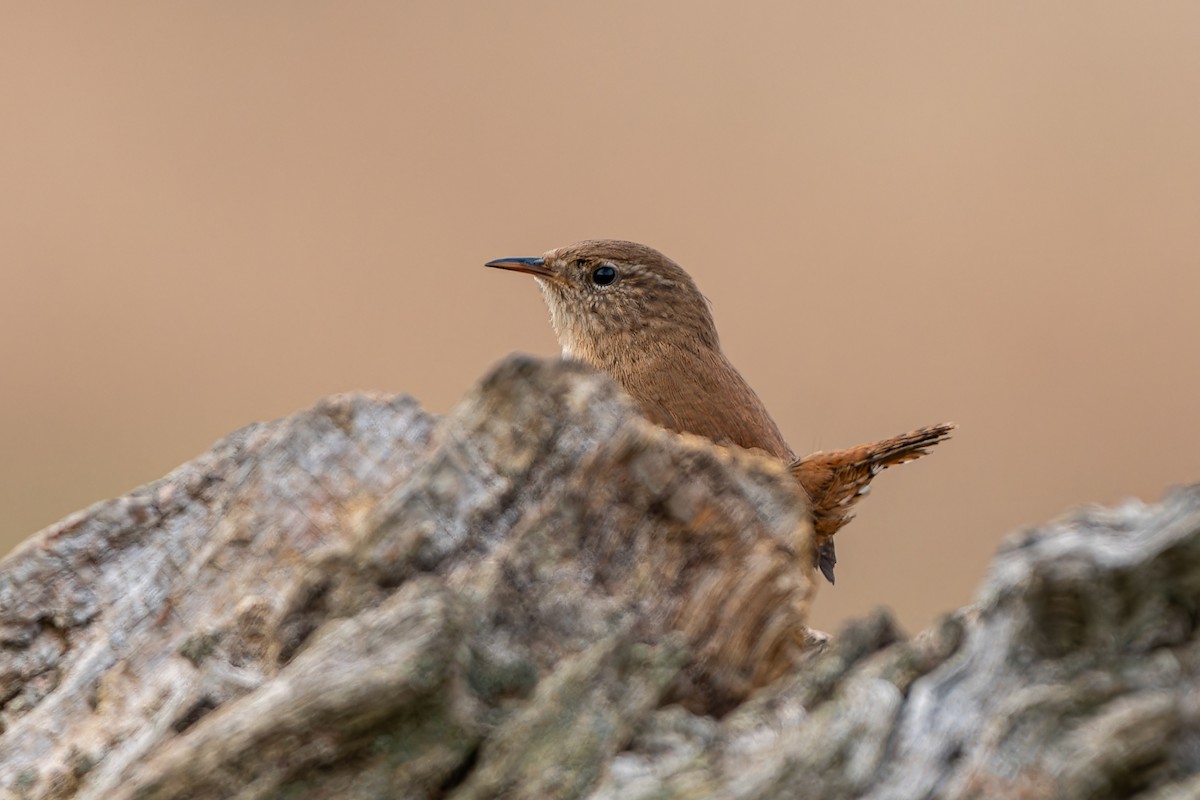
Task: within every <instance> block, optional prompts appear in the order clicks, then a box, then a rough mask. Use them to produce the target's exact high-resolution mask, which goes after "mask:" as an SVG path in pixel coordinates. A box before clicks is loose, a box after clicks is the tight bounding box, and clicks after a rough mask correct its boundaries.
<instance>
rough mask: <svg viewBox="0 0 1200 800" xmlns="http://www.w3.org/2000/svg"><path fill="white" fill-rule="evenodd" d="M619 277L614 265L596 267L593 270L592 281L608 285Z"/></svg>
mask: <svg viewBox="0 0 1200 800" xmlns="http://www.w3.org/2000/svg"><path fill="white" fill-rule="evenodd" d="M616 279H617V271H616V270H615V269H613V268H612V267H596V268H595V269H594V270H592V283H594V284H596V285H597V286H608V285H609V284H610V283H612V282H613V281H615V280H616Z"/></svg>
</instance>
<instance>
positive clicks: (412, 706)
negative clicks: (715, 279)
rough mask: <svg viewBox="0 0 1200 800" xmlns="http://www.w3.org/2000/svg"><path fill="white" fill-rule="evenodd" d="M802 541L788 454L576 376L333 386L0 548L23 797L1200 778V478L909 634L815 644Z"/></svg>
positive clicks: (519, 371) (1010, 787) (1082, 787)
mask: <svg viewBox="0 0 1200 800" xmlns="http://www.w3.org/2000/svg"><path fill="white" fill-rule="evenodd" d="M811 564H812V544H811V539H810V531H809V528H808V526H807V523H806V521H805V511H804V506H803V502H802V500H801V498H799V497H797V495H796V490H795V485H794V483H793V482H792V481H791V480H790V478H789V476H788V475H787V473H786V471H785V469H784V467H783V465H782V464H778V463H776V462H774V461H772V460H770V459H767V458H764V457H760V456H757V455H754V454H751V453H746V452H742V451H732V450H724V449H720V448H716V447H713V446H712V445H711V444H709V443H708V442H706V441H704V440H700V439H696V438H693V437H687V436H678V435H675V434H672V433H668V432H666V431H663V430H661V429H658V428H656V427H654V426H652V425H650V424H648V423H647V422H645V421H643V420H642V419H641V418H640V417H639V416H638V415H637V414H636V413H635V412H634V409H633V406H632V405H631V403H630V401H629V400H628V399H627V398H626V397H624V395H622V394H621V393H620V391H619V390H618V389H617V388H616V387H615V386H614V385H613V384H612V383H611V382H610V381H609V380H608V379H607V378H605V377H603V376H601V375H598V374H596V373H593V372H591V371H589V370H587V369H586V368H584V367H581V366H579V365H575V364H570V363H562V362H538V361H534V360H531V359H528V358H513V359H510V360H508V361H507V362H505V363H503V364H501V365H500V366H499V367H498V368H497V369H495V370H494V371H493V372H492V373H491V374H490V375H489V376H488V377H487V378H485V380H484V381H483V382H482V383H481V385H480V386H479V387H478V388H477V389H476V390H475V391H474V392H473V393H472V394H471V395H470V396H469V397H468V398H467V399H466V400H465V401H464V402H463V403H462V404H461V405H460V406H459V408H457V409H456V410H455V411H454V412H453V413H452V414H450V415H449V416H447V417H446V418H444V419H440V420H439V419H436V418H434V417H432V416H431V415H429V414H427V413H425V412H423V411H422V410H421V409H420V408H419V407H418V406H417V404H416V403H415V402H414V401H412V400H411V399H409V398H404V397H400V398H397V397H388V396H379V395H372V396H364V395H347V396H339V397H333V398H329V399H327V400H326V401H324V402H322V403H321V404H319V405H318V406H317V407H316V408H314V409H312V410H311V411H307V412H304V413H301V414H297V415H295V416H293V417H290V418H288V419H284V420H280V421H277V422H274V423H268V424H260V425H253V426H250V427H248V428H246V429H244V430H242V431H240V432H238V433H235V434H233V435H232V436H230V437H228V438H227V439H225V440H224V441H222V442H219V443H218V444H217V445H216V446H214V447H213V449H212V450H210V451H209V452H208V453H206V454H204V455H203V456H201V457H200V458H198V459H196V460H194V461H192V462H190V463H189V464H186V465H184V466H183V467H180V468H179V469H178V470H176V471H175V472H173V473H172V474H170V475H168V476H167V477H165V478H164V479H162V480H161V481H158V482H157V483H154V484H151V485H148V486H146V487H143V488H141V489H139V490H137V491H135V492H133V493H132V494H130V495H129V496H127V497H124V498H120V499H117V500H113V501H109V502H106V503H100V504H98V505H96V506H93V507H92V508H90V509H87V510H86V511H84V512H81V513H79V514H76V515H72V516H71V517H68V518H67V519H65V520H63V521H62V522H60V523H58V524H57V525H54V526H51V527H50V528H48V529H46V530H44V531H42V532H41V533H39V534H38V535H37V536H35V537H34V538H32V539H31V540H30V541H28V542H27V543H25V545H23V546H22V547H21V548H20V549H19V550H18V551H17V552H15V553H13V554H12V555H11V556H9V557H8V558H7V559H6V560H5V561H4V562H2V563H0V788H2V790H3V791H2V792H0V794H3V796H12V797H20V798H66V797H79V798H105V799H106V800H107V798H175V797H188V798H228V797H237V798H257V797H264V798H265V797H280V796H286V797H289V798H350V799H351V800H353V798H366V797H381V796H383V797H393V796H394V797H401V796H402V797H430V798H434V797H438V798H442V797H444V798H457V799H460V800H461V799H463V798H486V797H495V796H501V795H503V796H505V797H514V798H516V797H529V798H547V797H596V798H622V799H623V798H640V797H644V798H650V797H655V798H668V797H681V798H682V797H688V798H700V797H714V798H716V797H720V798H768V797H821V798H824V799H825V800H828V799H829V798H841V797H875V798H924V797H945V798H958V797H980V798H983V797H1028V798H1036V797H1068V798H1069V797H1080V798H1082V797H1113V798H1116V797H1128V796H1132V795H1134V794H1137V793H1146V796H1151V794H1150V793H1151V792H1153V793H1154V794H1153V796H1154V797H1160V798H1174V797H1186V796H1194V795H1195V793H1196V792H1197V790H1198V789H1200V778H1197V775H1200V714H1198V709H1200V701H1198V698H1200V693H1198V692H1197V687H1198V686H1200V683H1198V681H1197V672H1198V664H1200V644H1198V640H1197V636H1196V630H1195V629H1196V621H1197V619H1198V613H1197V612H1198V609H1197V604H1198V603H1200V487H1193V488H1190V489H1186V490H1178V491H1176V492H1175V493H1173V494H1171V495H1170V496H1169V497H1167V498H1166V500H1164V502H1163V503H1162V504H1161V505H1159V506H1145V505H1141V504H1138V503H1130V504H1127V505H1126V506H1123V507H1121V508H1119V509H1115V510H1110V511H1106V510H1100V509H1094V510H1088V511H1084V512H1080V513H1077V514H1075V515H1073V516H1071V517H1067V518H1064V519H1063V520H1060V521H1057V522H1055V523H1051V524H1049V525H1047V526H1045V527H1044V528H1040V529H1038V530H1035V531H1031V532H1029V533H1026V534H1024V535H1022V536H1020V537H1017V538H1014V539H1013V540H1012V541H1010V542H1009V543H1008V544H1007V545H1006V546H1005V548H1004V549H1002V551H1001V552H1000V554H999V555H998V556H997V559H996V561H995V563H994V564H993V567H992V570H991V574H990V576H989V577H988V579H987V582H986V583H985V585H984V587H983V589H982V591H981V593H980V596H979V600H978V602H977V603H976V604H975V605H974V606H972V607H971V608H968V609H964V610H961V611H959V612H957V613H955V614H952V615H950V616H948V617H947V618H946V619H945V620H943V621H942V622H941V623H939V624H938V625H936V626H935V627H934V628H933V629H931V630H930V631H927V632H925V633H923V634H921V635H920V636H918V637H916V638H915V639H912V640H905V638H904V637H903V636H902V635H901V633H900V632H899V631H898V630H897V629H896V626H895V625H894V623H893V622H892V621H891V619H890V618H889V617H888V616H887V615H886V613H883V612H880V613H878V614H876V615H875V616H873V617H871V618H869V619H866V620H863V621H861V622H858V623H855V624H853V625H851V626H849V627H848V628H847V629H846V630H844V631H843V632H841V633H840V634H839V635H838V636H836V637H834V638H833V639H832V640H831V641H830V642H828V643H827V644H824V645H822V644H821V643H822V637H821V636H820V635H818V634H816V633H815V632H812V631H809V630H808V629H807V628H805V625H804V620H805V612H806V609H807V606H808V602H809V599H810V596H811V594H812V592H813V589H814V585H815V582H814V580H813V575H812V568H811Z"/></svg>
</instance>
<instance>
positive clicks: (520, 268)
mask: <svg viewBox="0 0 1200 800" xmlns="http://www.w3.org/2000/svg"><path fill="white" fill-rule="evenodd" d="M484 266H485V267H496V268H497V269H511V270H513V271H514V272H528V273H529V274H530V275H536V276H537V277H539V278H550V279H553V278H554V272H553V270H551V269H550V268H549V267H547V266H546V260H545V259H542V258H497V259H496V260H495V261H489V262H487V263H486V264H484Z"/></svg>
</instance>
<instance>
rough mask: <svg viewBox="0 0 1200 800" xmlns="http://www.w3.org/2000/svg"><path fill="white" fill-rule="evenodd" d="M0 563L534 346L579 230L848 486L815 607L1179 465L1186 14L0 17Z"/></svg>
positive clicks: (342, 12) (1192, 50) (954, 574)
mask: <svg viewBox="0 0 1200 800" xmlns="http://www.w3.org/2000/svg"><path fill="white" fill-rule="evenodd" d="M0 109H2V114H0V120H2V122H3V136H2V139H0V142H2V144H0V442H2V443H3V444H2V447H0V508H2V509H3V512H4V513H3V517H2V519H0V551H3V552H7V550H8V549H9V548H11V547H12V546H13V545H15V544H16V543H17V542H18V541H20V540H21V539H23V538H25V537H27V536H28V535H30V534H32V533H33V532H35V531H36V530H37V529H39V528H41V527H43V526H45V525H47V524H49V523H51V522H53V521H54V520H55V519H57V518H59V517H62V516H64V515H66V514H68V513H69V512H71V511H74V510H76V509H78V508H81V507H83V506H85V505H87V504H89V503H91V502H93V501H96V500H100V499H102V498H106V497H111V496H115V495H119V494H121V493H124V492H126V491H128V490H129V489H131V488H133V487H134V486H136V485H138V484H140V483H144V482H147V481H150V480H153V479H155V478H158V477H160V476H161V475H163V474H164V473H166V472H167V471H169V470H170V469H171V468H173V467H175V466H176V465H178V464H180V463H182V462H183V461H186V460H187V459H189V458H191V457H193V456H195V455H197V454H198V453H200V452H202V451H203V450H204V449H206V448H207V447H208V446H209V445H210V444H211V443H212V442H213V441H214V440H216V439H217V438H219V437H221V436H223V435H224V434H226V433H228V432H230V431H232V430H233V429H235V428H238V427H240V426H242V425H244V424H246V423H248V422H251V421H253V420H261V419H270V418H274V417H278V416H281V415H285V414H289V413H291V412H293V411H296V410H299V409H302V408H305V407H308V406H310V405H312V404H313V402H314V401H316V400H317V399H318V398H319V397H321V396H322V395H325V394H328V393H333V392H342V391H350V390H358V389H382V390H388V391H393V392H409V393H411V394H413V395H415V396H416V397H417V398H418V399H420V400H421V401H422V402H423V403H424V404H425V405H426V407H428V408H430V409H432V410H434V411H438V412H444V411H447V410H449V409H450V408H451V407H452V406H453V405H454V403H455V402H457V400H458V399H459V398H460V397H462V395H463V394H464V393H465V392H466V391H468V390H469V389H470V387H471V386H472V384H473V383H474V382H475V381H476V380H477V379H478V378H479V377H480V376H481V375H482V373H483V372H484V371H485V370H486V369H487V368H488V367H489V365H491V364H493V363H494V362H495V361H497V360H498V359H500V358H502V357H503V356H504V355H505V354H507V353H509V352H511V351H514V350H520V351H525V352H531V353H535V354H541V355H547V356H549V355H552V354H554V353H555V352H556V349H557V348H556V346H555V344H554V339H553V336H552V333H551V331H550V327H549V324H548V322H547V318H546V312H545V310H544V308H543V306H542V301H541V297H540V294H539V292H538V291H537V289H536V287H535V285H534V284H533V282H532V280H529V279H527V278H525V277H524V276H518V275H514V274H510V273H501V272H497V271H493V270H484V269H482V268H481V266H480V265H481V264H482V263H483V262H484V261H486V260H488V259H492V258H497V257H501V256H510V255H539V254H540V253H542V252H543V251H544V250H546V249H549V248H552V247H556V246H559V245H563V244H566V243H568V242H571V241H574V240H577V239H581V238H594V237H613V238H627V239H634V240H637V241H642V242H645V243H647V244H650V245H652V246H655V247H657V248H658V249H660V250H663V251H664V252H665V253H667V254H668V255H669V256H671V257H673V258H674V259H675V260H677V261H678V262H680V263H681V264H683V265H684V266H685V267H686V268H687V269H688V270H689V271H690V272H691V273H692V274H693V276H695V278H696V280H697V282H698V283H699V284H700V287H701V288H702V289H703V290H704V292H705V293H706V294H707V295H708V297H709V298H710V299H711V300H712V303H713V307H714V313H715V315H716V319H717V324H718V327H719V328H720V331H721V336H722V339H723V342H724V345H725V348H726V350H727V352H728V354H729V356H730V358H731V359H732V361H733V362H734V363H735V364H736V365H737V366H738V367H739V368H740V369H741V370H742V372H743V373H744V374H745V375H746V376H747V378H748V379H749V380H750V382H751V384H753V385H754V386H755V387H756V389H757V390H758V392H759V394H760V395H761V396H762V397H763V399H764V401H765V402H766V404H767V407H768V408H769V409H771V410H772V412H773V413H774V415H775V417H776V419H777V420H778V422H779V423H780V426H781V428H782V429H783V431H784V433H785V434H786V435H787V437H788V439H789V441H790V442H791V444H792V445H793V447H794V448H796V449H797V450H798V451H800V452H807V451H810V450H813V449H832V448H837V447H843V446H848V445H851V444H854V443H857V442H860V441H864V440H868V439H875V438H880V437H883V436H886V435H890V434H893V433H898V432H900V431H904V430H908V429H910V428H913V427H917V426H919V425H923V424H927V423H932V422H937V421H941V420H946V419H953V420H956V421H957V422H959V423H960V424H961V426H962V427H961V430H960V431H959V432H958V434H957V435H956V436H955V438H954V440H953V441H951V442H950V443H948V444H946V445H943V446H942V447H940V448H938V450H937V452H936V454H935V455H934V456H933V457H931V458H928V459H926V460H923V461H921V462H919V463H917V464H913V465H909V466H905V467H904V468H902V469H898V470H893V471H889V473H887V474H886V475H884V476H883V477H882V478H880V479H879V480H878V481H877V482H876V487H875V491H874V492H873V493H872V497H871V498H870V499H869V500H868V501H867V502H865V503H864V504H863V505H862V510H861V512H860V514H859V518H858V520H857V521H856V522H855V523H854V524H853V525H852V526H851V527H849V528H848V529H846V530H845V531H844V532H843V533H842V534H841V536H840V537H839V541H838V555H839V557H840V559H841V561H840V564H839V568H838V578H839V580H838V585H837V586H836V587H835V588H830V587H826V588H825V589H823V590H822V592H821V595H820V597H819V598H818V601H817V608H816V612H815V623H816V624H817V625H818V626H819V627H824V628H836V627H837V626H838V625H839V624H840V623H841V622H842V621H843V620H845V619H846V618H847V617H850V616H854V615H861V614H863V613H865V612H866V611H868V610H869V609H871V608H872V607H874V606H877V605H887V606H890V607H891V608H893V609H894V610H895V611H896V613H897V614H898V615H899V617H900V619H901V621H902V622H903V623H904V625H905V626H906V627H908V628H909V629H910V630H916V629H918V628H920V627H922V626H924V625H926V624H927V623H928V622H929V621H930V620H932V619H933V618H934V617H936V616H937V615H938V614H940V613H941V612H944V611H947V610H950V609H953V608H955V607H957V606H959V605H962V604H963V603H965V602H967V601H969V600H970V599H971V597H972V595H973V592H974V590H975V588H976V587H977V585H978V583H979V581H980V579H981V577H982V575H983V572H984V569H985V567H986V564H987V562H988V560H989V558H990V556H991V554H992V553H993V551H994V549H995V547H996V546H997V544H998V542H999V541H1000V540H1001V539H1002V537H1003V536H1004V535H1005V534H1006V533H1007V532H1010V531H1012V530H1013V529H1016V528H1020V527H1021V526H1025V525H1030V524H1034V523H1037V522H1040V521H1044V520H1046V519H1048V518H1050V517H1053V516H1055V515H1057V514H1058V513H1060V512H1062V511H1064V510H1066V509H1068V508H1070V507H1072V506H1076V505H1079V504H1085V503H1094V502H1095V503H1117V502H1121V501H1122V500H1124V499H1126V498H1130V497H1138V498H1143V499H1145V500H1148V501H1149V500H1154V499H1156V498H1158V497H1160V496H1161V495H1162V493H1163V492H1164V490H1166V489H1167V488H1168V487H1170V486H1172V485H1177V484H1181V483H1187V482H1194V481H1196V480H1198V479H1200V425H1198V423H1197V409H1198V408H1200V370H1198V368H1197V346H1198V345H1200V5H1197V4H1195V3H1193V2H1157V3H1154V4H1136V3H1126V2H1094V0H1089V1H1088V2H1063V3H1054V4H1043V3H1036V2H1014V3H991V4H960V3H953V2H941V3H920V4H912V3H904V4H894V3H889V2H864V3H854V4H842V3H808V2H803V3H802V2H795V1H794V0H779V1H778V2H761V3H748V4H745V3H742V4H737V8H736V10H735V9H734V7H733V4H716V3H696V2H660V3H652V4H647V3H641V2H616V3H606V4H587V6H586V7H585V6H584V4H564V3H559V2H553V1H552V0H546V1H545V2H521V3H510V4H484V3H464V2H442V3H423V4H419V3H392V2H356V3H352V4H347V3H314V2H300V1H298V0H287V1H286V2H283V0H278V1H277V2H265V1H264V2H256V3H238V2H209V3H191V4H183V3H162V2H157V0H156V1H155V2H141V3H135V2H129V3H123V4H119V6H114V5H112V4H82V3H57V2H40V3H36V4H22V5H13V4H10V5H6V6H5V8H4V10H3V11H2V12H0Z"/></svg>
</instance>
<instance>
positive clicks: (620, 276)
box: [485, 239, 955, 583]
mask: <svg viewBox="0 0 1200 800" xmlns="http://www.w3.org/2000/svg"><path fill="white" fill-rule="evenodd" d="M485 266H488V267H498V268H500V269H508V270H515V271H517V272H526V273H529V274H531V275H533V276H534V277H535V278H537V282H538V285H539V286H540V287H541V289H542V294H543V296H544V297H545V299H546V305H547V306H549V307H550V322H551V324H552V325H553V326H554V331H555V333H556V334H558V341H559V343H560V344H561V345H562V349H563V355H564V356H566V357H567V358H573V359H576V360H579V361H583V362H585V363H587V364H590V365H592V366H593V367H596V368H597V369H601V370H604V371H605V372H607V373H608V374H609V375H611V376H612V377H613V378H615V379H616V380H617V382H618V383H620V384H621V386H623V387H624V388H625V391H626V392H628V393H629V394H630V395H631V396H632V397H633V398H634V400H636V401H637V402H638V404H639V405H640V406H641V407H642V411H643V412H644V413H645V415H646V416H647V417H648V418H649V419H650V420H651V421H653V422H656V423H658V424H659V425H662V426H663V427H665V428H669V429H671V430H675V431H684V432H687V433H694V434H699V435H701V436H706V437H708V438H709V439H711V440H713V441H714V442H716V443H718V444H722V445H730V444H733V445H738V446H740V447H745V448H748V449H755V448H757V449H759V450H763V451H765V452H767V453H769V454H770V455H772V456H775V457H776V458H779V459H782V460H784V461H786V462H787V463H788V464H789V469H790V470H791V472H792V474H793V475H795V477H796V479H797V481H799V483H800V485H801V486H802V487H803V488H804V491H805V492H806V493H807V495H808V498H809V505H810V508H811V513H812V521H813V530H814V533H815V534H816V545H817V552H816V556H815V558H816V566H818V567H820V569H821V572H822V573H823V574H824V575H825V577H826V578H827V579H828V580H829V582H830V583H833V568H834V564H836V563H837V558H836V555H835V552H834V546H833V535H834V534H835V533H837V531H838V529H839V528H841V527H842V526H843V525H845V524H846V523H847V522H849V521H850V519H851V518H852V517H853V514H852V513H851V509H852V507H853V506H854V503H855V502H857V500H858V498H859V497H861V496H863V495H865V494H866V493H867V490H868V488H869V485H870V483H871V479H872V478H873V477H875V475H876V474H877V473H878V472H879V471H880V470H882V469H885V468H887V467H890V466H893V465H896V464H903V463H904V462H906V461H911V460H913V459H915V458H920V457H921V456H923V455H925V454H926V453H928V452H929V450H928V448H930V447H932V446H933V445H935V444H937V443H939V442H941V441H943V440H945V439H946V438H948V435H949V433H950V431H951V430H953V429H954V427H955V426H954V425H953V424H943V425H933V426H930V427H928V428H921V429H919V430H915V431H912V432H910V433H905V434H901V435H900V436H894V437H892V438H890V439H884V440H883V441H879V442H872V443H869V444H863V445H859V446H858V447H851V448H849V449H846V450H836V451H834V452H832V453H821V452H817V453H813V454H812V455H808V456H805V457H804V458H800V459H797V458H796V455H795V453H793V452H792V450H791V448H789V447H788V446H787V443H786V442H785V441H784V439H783V434H781V433H780V432H779V428H778V426H776V424H775V421H774V420H773V419H771V415H770V414H768V413H767V409H766V408H765V407H764V406H763V404H762V401H761V400H759V399H758V395H756V394H755V393H754V390H753V389H751V388H750V385H749V384H747V383H746V381H745V379H744V378H742V376H741V375H740V374H739V373H738V371H737V370H736V369H734V368H733V365H732V364H730V363H729V360H728V359H726V358H725V354H724V353H722V352H721V345H720V342H719V341H718V339H717V328H716V325H714V324H713V319H712V314H711V313H710V311H709V307H708V301H707V300H706V299H705V297H704V295H702V294H700V290H699V289H697V288H696V284H695V283H693V282H692V279H691V277H690V276H689V275H688V274H687V273H686V272H684V270H683V268H682V267H680V266H679V265H678V264H676V263H675V262H674V261H672V260H671V259H669V258H667V257H666V256H664V255H663V254H662V253H660V252H658V251H657V250H654V249H653V248H650V247H647V246H645V245H642V244H637V243H635V242H623V241H617V240H608V239H600V240H589V241H584V242H577V243H575V244H572V245H568V246H566V247H561V248H559V249H557V250H551V251H550V252H548V253H546V254H545V255H543V256H541V257H540V258H501V259H497V260H495V261H489V262H488V263H487V264H485Z"/></svg>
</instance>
